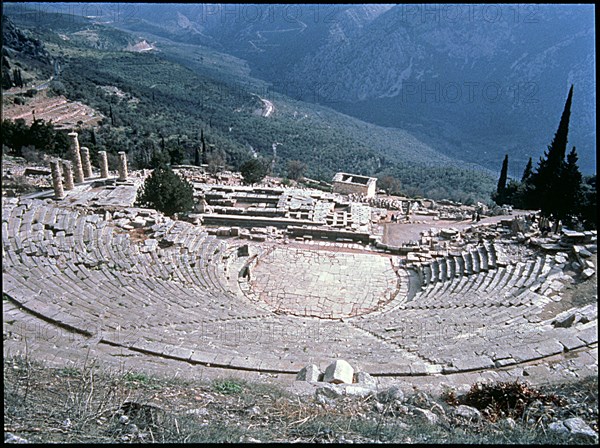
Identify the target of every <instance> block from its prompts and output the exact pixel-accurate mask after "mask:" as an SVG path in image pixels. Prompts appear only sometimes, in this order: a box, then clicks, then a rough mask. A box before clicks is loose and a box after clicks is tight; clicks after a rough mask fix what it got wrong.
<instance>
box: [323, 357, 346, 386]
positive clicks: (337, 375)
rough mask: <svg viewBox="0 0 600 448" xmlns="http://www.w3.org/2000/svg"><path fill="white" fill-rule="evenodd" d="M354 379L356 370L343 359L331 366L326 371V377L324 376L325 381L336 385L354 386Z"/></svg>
mask: <svg viewBox="0 0 600 448" xmlns="http://www.w3.org/2000/svg"><path fill="white" fill-rule="evenodd" d="M353 379H354V369H353V368H352V366H351V365H350V364H348V362H347V361H344V360H343V359H338V360H337V361H335V362H333V363H332V364H329V366H327V368H326V369H325V375H324V376H323V381H325V382H326V383H334V384H340V383H346V384H352V381H353Z"/></svg>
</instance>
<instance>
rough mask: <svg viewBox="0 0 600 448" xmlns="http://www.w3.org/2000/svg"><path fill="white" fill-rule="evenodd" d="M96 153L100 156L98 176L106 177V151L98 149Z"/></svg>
mask: <svg viewBox="0 0 600 448" xmlns="http://www.w3.org/2000/svg"><path fill="white" fill-rule="evenodd" d="M98 155H99V156H100V177H101V178H107V177H108V157H107V156H106V151H98Z"/></svg>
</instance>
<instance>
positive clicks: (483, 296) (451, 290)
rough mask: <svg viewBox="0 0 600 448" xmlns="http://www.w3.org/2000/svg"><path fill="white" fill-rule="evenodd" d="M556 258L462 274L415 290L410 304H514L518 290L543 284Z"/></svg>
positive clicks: (542, 257)
mask: <svg viewBox="0 0 600 448" xmlns="http://www.w3.org/2000/svg"><path fill="white" fill-rule="evenodd" d="M552 265H553V260H552V259H551V258H548V257H547V256H538V257H536V258H535V259H534V260H528V261H527V262H517V263H515V264H510V265H508V266H506V267H504V266H502V267H499V268H497V269H495V270H491V271H485V272H480V273H478V274H476V275H471V276H468V277H467V276H464V277H460V279H455V280H450V281H447V282H444V283H441V282H438V283H436V284H435V285H434V286H433V287H430V288H428V289H426V290H424V291H419V292H417V293H416V295H415V297H414V298H413V300H412V301H411V302H410V304H411V305H412V306H414V307H418V308H428V307H431V306H442V307H443V306H446V305H448V304H451V303H455V304H457V305H464V306H469V305H471V306H485V305H488V306H491V305H503V304H504V305H514V304H516V303H520V302H514V303H513V301H512V300H511V299H512V298H514V297H517V296H519V291H521V290H527V289H529V288H534V287H536V285H542V284H543V283H544V280H545V278H546V276H547V275H548V273H549V272H550V267H551V266H552Z"/></svg>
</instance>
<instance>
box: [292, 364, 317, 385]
mask: <svg viewBox="0 0 600 448" xmlns="http://www.w3.org/2000/svg"><path fill="white" fill-rule="evenodd" d="M322 376H323V373H322V372H321V371H320V370H319V368H318V367H317V366H316V365H314V364H311V365H309V366H306V367H304V368H303V369H302V370H300V372H298V375H296V380H298V381H313V382H314V381H319V380H320V379H321V377H322Z"/></svg>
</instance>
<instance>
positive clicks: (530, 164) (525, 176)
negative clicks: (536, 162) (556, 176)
mask: <svg viewBox="0 0 600 448" xmlns="http://www.w3.org/2000/svg"><path fill="white" fill-rule="evenodd" d="M532 174H533V159H532V158H531V157H530V158H529V162H527V165H526V166H525V170H524V171H523V177H521V182H528V181H529V180H530V179H531V176H532Z"/></svg>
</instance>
